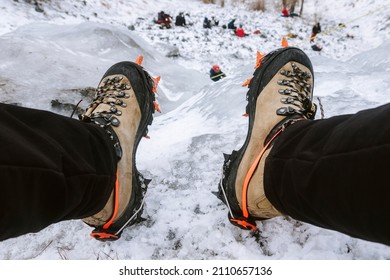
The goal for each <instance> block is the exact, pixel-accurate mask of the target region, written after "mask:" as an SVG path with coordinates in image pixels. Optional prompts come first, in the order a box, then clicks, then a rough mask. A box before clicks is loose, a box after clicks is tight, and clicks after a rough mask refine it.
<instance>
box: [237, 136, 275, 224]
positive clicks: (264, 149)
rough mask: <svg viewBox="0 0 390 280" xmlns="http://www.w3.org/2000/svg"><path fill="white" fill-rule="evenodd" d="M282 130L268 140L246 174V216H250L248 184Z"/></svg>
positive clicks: (243, 211) (243, 205) (244, 200)
mask: <svg viewBox="0 0 390 280" xmlns="http://www.w3.org/2000/svg"><path fill="white" fill-rule="evenodd" d="M281 132H282V129H279V130H278V131H277V132H276V133H275V134H274V136H272V138H271V139H270V140H269V141H268V142H267V144H265V145H264V147H263V149H262V150H261V152H260V154H259V155H258V156H257V158H256V159H255V161H254V162H253V164H252V165H251V167H250V168H249V170H248V173H247V174H246V176H245V180H244V185H243V187H242V201H241V204H242V215H243V216H244V218H249V212H248V205H247V196H248V186H249V183H250V181H251V179H252V176H253V174H254V173H255V170H256V168H257V166H258V165H259V162H260V160H261V158H262V157H263V155H264V153H265V151H266V150H267V149H268V147H269V145H270V144H271V143H272V141H273V140H274V139H275V138H276V136H278V135H279V134H280V133H281Z"/></svg>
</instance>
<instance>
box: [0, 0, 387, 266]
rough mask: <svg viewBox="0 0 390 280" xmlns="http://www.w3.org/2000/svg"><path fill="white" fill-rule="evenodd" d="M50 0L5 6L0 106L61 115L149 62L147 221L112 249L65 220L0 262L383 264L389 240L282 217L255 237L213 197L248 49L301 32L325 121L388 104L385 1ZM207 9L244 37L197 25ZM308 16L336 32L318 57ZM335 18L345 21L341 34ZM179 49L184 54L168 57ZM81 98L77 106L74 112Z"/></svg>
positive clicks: (230, 142)
mask: <svg viewBox="0 0 390 280" xmlns="http://www.w3.org/2000/svg"><path fill="white" fill-rule="evenodd" d="M53 2H54V3H44V4H42V5H41V7H42V9H43V10H44V12H43V13H41V12H37V11H36V10H35V9H34V6H33V5H29V4H27V3H25V2H23V1H21V0H19V1H11V0H2V1H1V3H0V13H1V17H0V49H1V52H0V61H1V63H0V102H5V103H16V104H19V105H21V106H26V107H33V108H40V109H44V110H49V111H53V112H56V113H59V114H63V115H70V113H71V112H70V111H69V110H66V109H56V108H54V107H52V106H51V101H52V100H53V99H58V100H60V101H62V102H65V103H70V104H76V103H77V102H78V101H79V100H80V99H85V97H83V96H82V95H81V94H80V90H81V89H84V88H91V87H92V88H93V87H95V86H96V85H97V83H98V82H99V80H100V77H101V75H102V74H103V73H104V72H105V70H106V69H107V68H108V67H109V66H111V65H112V64H114V63H116V62H118V61H121V60H133V61H134V60H135V59H136V58H137V57H138V56H139V55H144V57H145V58H144V62H143V66H144V67H145V68H146V69H147V70H148V71H149V72H150V73H151V74H152V75H153V76H161V78H162V80H161V82H160V85H159V88H158V91H157V93H158V97H157V100H158V102H159V104H160V107H161V109H162V113H161V114H160V113H156V114H155V116H154V122H153V125H152V126H151V127H150V129H149V136H150V137H151V139H149V140H147V139H143V140H142V141H141V144H140V147H139V150H138V154H137V165H138V168H139V170H140V171H141V173H143V174H144V176H145V177H146V178H150V179H152V182H151V184H150V185H149V189H148V192H147V196H146V204H145V210H144V214H143V216H144V217H145V218H146V221H145V222H143V223H140V224H138V225H136V226H132V227H131V228H128V229H126V230H125V231H124V233H123V235H122V238H121V239H120V240H118V241H116V242H111V243H110V242H106V243H102V242H99V241H96V240H94V239H92V238H90V237H89V233H90V231H91V228H89V227H88V226H86V225H85V224H84V223H83V222H81V221H78V220H75V221H64V222H61V223H58V224H54V225H51V226H49V227H47V228H46V229H44V230H42V231H41V232H38V233H31V234H27V235H24V236H20V237H18V238H12V239H9V240H6V241H3V242H1V243H0V259H3V260H19V259H22V260H27V259H28V260H29V259H35V260H48V259H54V260H60V259H70V260H96V259H99V260H100V259H106V260H111V259H116V260H127V259H132V260H133V259H136V260H172V259H177V260H205V259H206V260H232V259H233V260H245V259H248V260H255V259H263V260H279V259H289V260H291V259H317V260H318V259H321V260H331V259H332V260H338V259H343V260H356V259H363V260H367V259H375V260H376V259H389V258H390V249H389V247H388V246H384V245H381V244H377V243H372V242H368V241H363V240H360V239H356V238H351V237H349V236H347V235H344V234H340V233H338V232H334V231H330V230H325V229H322V228H318V227H315V226H312V225H309V224H305V223H301V222H299V221H296V220H293V219H291V218H282V217H279V218H275V219H272V220H268V221H265V222H258V225H259V227H260V229H261V232H260V234H259V235H253V234H252V233H251V232H247V231H243V230H240V229H238V228H236V227H234V226H232V225H231V224H230V223H229V222H228V220H227V209H226V207H225V205H223V204H222V203H221V202H220V201H219V200H218V199H217V198H216V197H215V196H214V195H213V194H212V192H213V191H216V190H217V186H218V181H219V179H220V176H221V168H222V163H223V153H230V152H231V151H232V150H233V149H237V148H239V147H241V145H242V143H243V142H244V138H245V135H246V130H247V121H248V120H247V119H246V118H244V117H242V114H243V113H244V111H245V106H246V101H245V93H246V88H244V87H242V86H241V85H242V84H243V82H244V81H245V80H246V79H247V78H249V77H251V75H252V73H253V67H254V64H255V60H256V52H257V51H259V52H261V53H266V52H269V51H271V50H273V49H275V48H278V47H280V41H281V38H282V36H283V35H285V34H287V33H288V32H291V33H294V34H296V35H297V37H296V38H291V39H289V43H290V45H292V46H296V47H299V48H302V49H303V50H304V51H306V52H307V53H308V55H309V57H310V58H311V59H312V62H313V65H314V70H315V82H316V84H315V92H314V94H315V96H318V97H320V98H321V102H322V104H323V106H324V108H325V117H330V116H333V115H339V114H345V113H354V112H357V111H359V110H362V109H365V108H370V107H375V106H378V105H381V104H385V103H388V102H389V101H390V97H389V96H390V79H389V73H390V56H389V51H388V50H389V47H390V16H389V14H390V3H389V1H379V0H360V1H358V0H355V1H353V0H343V1H305V9H304V11H303V12H304V13H303V16H302V17H301V18H283V17H280V15H279V11H278V10H277V8H276V7H275V5H274V3H276V2H279V1H267V3H268V4H269V9H268V10H267V11H266V12H253V11H249V10H248V9H247V8H245V7H243V6H237V5H233V3H230V1H226V2H227V4H226V7H225V8H220V7H218V6H217V5H205V4H202V3H201V1H195V0H192V1H190V0H187V1H174V0H159V1H153V4H150V3H149V1H144V0H134V1H104V0H86V1H84V2H83V1H76V0H69V1H53ZM129 2H131V3H129ZM184 2H185V5H180V3H184ZM306 2H307V3H306ZM83 3H85V4H83ZM178 3H179V4H178ZM160 10H164V11H165V12H167V13H169V14H171V15H172V16H176V15H177V14H178V12H180V11H184V12H188V13H190V19H191V21H192V22H193V23H194V24H193V25H192V26H189V27H186V28H182V27H174V28H172V29H170V30H165V29H164V30H161V29H159V28H158V26H156V25H155V24H153V23H152V19H153V18H154V17H155V16H156V15H157V12H158V11H160ZM345 11H349V12H348V13H346V12H345ZM370 11H373V12H372V13H371V12H370ZM212 15H214V16H215V17H216V18H217V19H219V20H220V25H222V24H227V22H228V21H229V20H230V19H232V18H237V24H239V23H242V24H243V27H244V29H245V30H247V31H248V32H249V33H250V35H249V36H247V37H244V38H238V37H234V36H232V35H231V34H230V31H228V30H225V29H222V28H221V27H216V28H213V29H211V30H204V29H203V28H202V22H203V18H204V17H205V16H208V17H211V16H212ZM316 18H317V19H320V22H321V26H322V29H323V30H325V31H326V30H331V31H329V32H328V33H327V32H324V34H323V35H321V34H320V35H319V36H318V37H319V41H318V42H319V43H320V44H321V45H322V46H323V47H324V50H323V51H322V52H320V53H318V52H314V51H312V50H311V48H310V44H309V42H308V38H309V36H310V32H311V27H312V25H313V23H314V21H315V19H316ZM187 19H188V18H187ZM339 23H345V24H346V27H344V28H338V24H339ZM335 27H336V28H335ZM132 29H134V30H132ZM255 30H260V31H261V34H262V35H261V36H260V35H256V34H253V31H255ZM347 34H350V35H353V36H354V38H348V37H347ZM174 48H177V50H178V51H179V54H180V55H179V56H178V57H166V54H167V53H169V52H170V51H171V50H172V49H174ZM215 63H217V64H219V65H220V66H221V68H222V70H223V71H224V72H225V73H226V74H227V77H226V78H224V79H222V80H221V81H218V82H215V83H214V82H212V81H210V79H209V77H208V70H209V68H210V67H211V65H213V64H215ZM87 104H88V100H86V101H85V100H84V101H83V102H82V103H81V105H80V106H81V107H83V108H85V107H86V106H87ZM319 117H320V116H319V114H317V118H319Z"/></svg>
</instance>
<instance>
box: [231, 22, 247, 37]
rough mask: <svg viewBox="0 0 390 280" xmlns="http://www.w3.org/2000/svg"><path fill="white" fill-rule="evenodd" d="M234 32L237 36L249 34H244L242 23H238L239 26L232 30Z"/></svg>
mask: <svg viewBox="0 0 390 280" xmlns="http://www.w3.org/2000/svg"><path fill="white" fill-rule="evenodd" d="M234 33H235V34H236V35H237V36H238V37H245V36H248V35H249V34H246V33H245V31H244V29H243V28H242V24H240V27H237V28H236V30H234Z"/></svg>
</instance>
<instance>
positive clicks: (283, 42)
mask: <svg viewBox="0 0 390 280" xmlns="http://www.w3.org/2000/svg"><path fill="white" fill-rule="evenodd" d="M282 47H283V48H287V47H288V41H287V39H286V37H283V38H282Z"/></svg>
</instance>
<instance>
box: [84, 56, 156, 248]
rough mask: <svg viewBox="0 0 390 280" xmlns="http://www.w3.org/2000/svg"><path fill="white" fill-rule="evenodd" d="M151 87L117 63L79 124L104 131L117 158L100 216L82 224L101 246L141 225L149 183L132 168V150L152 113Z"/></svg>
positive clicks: (128, 65) (138, 70)
mask: <svg viewBox="0 0 390 280" xmlns="http://www.w3.org/2000/svg"><path fill="white" fill-rule="evenodd" d="M153 86H154V82H153V80H152V78H151V77H150V76H149V74H148V73H147V72H146V71H144V70H143V68H142V67H141V66H139V65H137V64H136V63H132V62H120V63H117V64H115V65H113V66H112V67H111V68H109V69H108V70H107V72H106V73H105V74H104V76H103V78H102V80H101V81H100V83H99V85H98V88H97V90H96V95H95V99H94V100H93V102H92V103H91V104H90V105H89V106H88V108H87V109H86V111H85V113H84V114H83V115H81V116H79V118H80V120H81V121H85V122H93V123H95V124H97V125H99V126H100V127H102V128H103V129H105V130H106V132H107V133H108V135H109V136H110V139H111V140H112V143H113V146H114V148H115V152H116V155H117V157H118V165H117V178H116V184H115V187H114V190H113V192H112V193H111V196H110V198H109V200H108V202H107V203H106V205H105V207H104V208H103V210H101V211H100V212H99V213H97V214H95V215H93V216H91V217H88V218H85V219H83V221H84V222H85V223H87V224H88V225H90V226H92V227H95V230H94V231H93V232H92V233H91V236H92V237H94V238H96V239H98V240H102V241H106V240H117V239H118V238H119V237H120V235H121V233H122V231H123V229H124V228H125V227H127V226H130V225H133V224H135V223H137V222H140V221H142V218H141V214H142V210H143V202H144V195H145V193H146V189H147V185H148V183H149V181H150V180H146V179H144V178H143V176H142V175H141V174H140V173H139V172H138V170H137V168H136V163H135V158H136V152H137V147H138V144H139V142H140V140H141V138H142V137H143V136H146V135H147V126H148V125H150V124H151V123H152V120H153V117H152V114H153V113H154V110H155V107H154V99H155V97H154V93H153Z"/></svg>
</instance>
